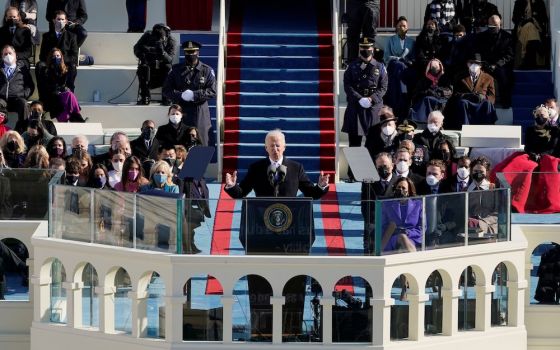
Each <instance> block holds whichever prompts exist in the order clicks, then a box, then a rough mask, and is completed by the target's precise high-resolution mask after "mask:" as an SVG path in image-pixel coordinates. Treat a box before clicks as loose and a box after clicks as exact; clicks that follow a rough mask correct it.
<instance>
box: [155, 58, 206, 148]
mask: <svg viewBox="0 0 560 350" xmlns="http://www.w3.org/2000/svg"><path fill="white" fill-rule="evenodd" d="M185 90H191V91H192V92H193V93H194V100H193V101H189V102H187V101H185V100H183V99H182V98H181V94H182V93H183V91H185ZM162 92H163V95H164V96H165V97H167V98H168V99H170V100H171V101H172V102H173V103H176V104H178V105H180V106H181V108H183V120H182V123H184V124H185V125H188V126H195V127H196V128H198V133H199V137H200V142H201V143H202V145H204V146H208V132H209V131H210V128H211V127H212V124H211V122H210V108H209V107H208V100H210V99H213V98H215V97H216V76H215V74H214V70H213V69H212V68H211V67H210V66H208V65H206V64H204V63H202V62H201V61H199V62H198V64H197V65H196V66H195V67H194V68H193V69H190V68H188V67H187V66H186V65H185V64H181V63H179V64H175V65H173V68H172V69H171V72H169V75H168V76H167V78H166V79H165V83H164V84H163V89H162ZM158 132H159V130H158Z"/></svg>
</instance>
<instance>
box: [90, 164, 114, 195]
mask: <svg viewBox="0 0 560 350" xmlns="http://www.w3.org/2000/svg"><path fill="white" fill-rule="evenodd" d="M108 178H109V174H108V172H107V168H106V167H105V165H103V164H95V165H94V166H93V168H92V169H91V172H90V175H89V181H88V184H87V187H91V188H94V189H96V190H110V189H111V188H110V187H109V183H108V181H107V179H108Z"/></svg>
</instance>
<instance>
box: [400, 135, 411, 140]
mask: <svg viewBox="0 0 560 350" xmlns="http://www.w3.org/2000/svg"><path fill="white" fill-rule="evenodd" d="M413 138H414V137H413V136H412V135H410V134H401V137H400V140H401V141H407V140H410V141H412V139H413Z"/></svg>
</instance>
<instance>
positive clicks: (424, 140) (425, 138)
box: [413, 129, 447, 158]
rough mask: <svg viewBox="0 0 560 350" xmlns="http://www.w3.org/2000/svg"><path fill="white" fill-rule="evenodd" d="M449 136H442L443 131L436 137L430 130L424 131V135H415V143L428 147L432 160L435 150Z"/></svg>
mask: <svg viewBox="0 0 560 350" xmlns="http://www.w3.org/2000/svg"><path fill="white" fill-rule="evenodd" d="M446 139H447V136H445V135H444V134H442V132H441V131H438V132H437V133H436V134H435V135H434V134H432V133H431V132H430V130H428V129H424V131H422V133H420V134H416V135H414V139H413V142H414V143H415V144H419V145H423V146H426V148H427V149H428V152H429V153H430V158H434V157H433V153H434V150H435V148H436V145H437V144H438V143H440V142H441V141H443V140H446Z"/></svg>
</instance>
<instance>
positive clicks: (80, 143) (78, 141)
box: [72, 135, 98, 163]
mask: <svg viewBox="0 0 560 350" xmlns="http://www.w3.org/2000/svg"><path fill="white" fill-rule="evenodd" d="M78 152H85V153H89V140H88V139H87V137H86V136H85V135H76V136H74V137H73V138H72V154H75V153H78ZM94 163H98V162H97V161H95V159H94Z"/></svg>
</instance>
